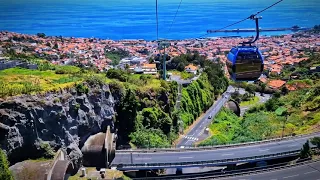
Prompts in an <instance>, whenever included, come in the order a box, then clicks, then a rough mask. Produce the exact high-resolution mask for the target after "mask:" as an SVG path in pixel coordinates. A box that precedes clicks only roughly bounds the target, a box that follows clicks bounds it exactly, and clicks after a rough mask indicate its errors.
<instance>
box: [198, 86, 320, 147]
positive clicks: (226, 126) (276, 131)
mask: <svg viewBox="0 0 320 180" xmlns="http://www.w3.org/2000/svg"><path fill="white" fill-rule="evenodd" d="M319 99H320V84H319V83H317V84H315V85H313V86H311V88H309V89H301V90H298V91H293V92H289V93H288V94H287V95H284V96H274V97H273V98H271V99H269V100H268V101H267V102H266V103H265V104H258V105H256V106H254V107H252V108H250V109H249V110H248V111H247V113H246V114H245V115H244V117H237V116H235V115H234V114H233V113H232V112H230V111H229V110H222V111H221V112H220V113H219V114H218V115H217V117H216V118H215V119H214V121H213V124H212V125H211V126H210V127H209V128H210V131H211V134H212V137H210V138H208V139H206V140H205V141H203V142H202V143H200V145H217V144H227V143H237V142H247V141H257V140H263V139H268V138H273V137H279V136H282V135H296V134H304V133H310V132H313V131H315V130H317V129H318V127H319V126H320V105H319V104H320V101H319Z"/></svg>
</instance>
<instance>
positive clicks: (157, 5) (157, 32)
mask: <svg viewBox="0 0 320 180" xmlns="http://www.w3.org/2000/svg"><path fill="white" fill-rule="evenodd" d="M156 23H157V40H158V39H159V21H158V0H156Z"/></svg>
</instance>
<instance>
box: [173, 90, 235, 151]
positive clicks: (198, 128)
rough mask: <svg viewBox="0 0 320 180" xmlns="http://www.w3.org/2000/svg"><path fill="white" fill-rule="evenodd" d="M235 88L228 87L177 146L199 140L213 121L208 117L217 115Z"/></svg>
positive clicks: (187, 144)
mask: <svg viewBox="0 0 320 180" xmlns="http://www.w3.org/2000/svg"><path fill="white" fill-rule="evenodd" d="M233 90H234V88H233V87H232V86H229V87H228V89H227V91H226V92H224V93H223V94H222V96H221V97H220V98H218V100H217V101H216V102H215V103H214V104H213V105H212V106H211V107H210V108H209V109H208V110H207V112H206V113H205V115H203V116H202V117H201V119H200V120H199V121H198V122H197V124H195V126H194V127H193V128H192V129H191V130H190V131H189V132H188V133H187V135H185V136H184V137H183V138H182V139H181V140H180V142H179V143H178V144H177V147H184V146H187V147H188V146H192V144H193V143H194V142H196V141H198V140H199V138H200V136H201V135H202V134H203V132H204V130H205V128H206V127H207V126H209V124H210V123H211V121H212V119H208V118H209V116H210V115H211V116H212V118H214V117H215V116H216V114H217V113H218V112H219V111H220V109H221V108H222V107H223V106H224V104H225V103H226V102H228V100H229V99H230V96H231V94H230V92H231V91H233Z"/></svg>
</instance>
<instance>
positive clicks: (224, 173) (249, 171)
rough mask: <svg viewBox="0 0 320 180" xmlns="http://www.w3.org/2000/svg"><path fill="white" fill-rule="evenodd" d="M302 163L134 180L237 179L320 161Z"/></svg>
mask: <svg viewBox="0 0 320 180" xmlns="http://www.w3.org/2000/svg"><path fill="white" fill-rule="evenodd" d="M301 161H302V162H299V163H295V164H288V163H289V162H286V163H278V164H273V165H267V166H263V167H253V168H246V169H238V170H231V171H221V172H201V173H190V174H182V175H162V176H158V177H143V178H134V180H140V179H141V180H151V179H154V180H160V179H182V178H183V179H208V178H214V179H215V178H226V177H236V176H244V175H248V174H259V173H261V172H270V171H275V170H281V169H283V170H284V169H288V168H292V167H297V166H302V165H306V164H310V163H314V162H319V161H320V159H317V160H309V159H304V160H301Z"/></svg>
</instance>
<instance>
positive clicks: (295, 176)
mask: <svg viewBox="0 0 320 180" xmlns="http://www.w3.org/2000/svg"><path fill="white" fill-rule="evenodd" d="M297 176H299V174H295V175H292V176H286V177H283V179H287V178H292V177H297Z"/></svg>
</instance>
